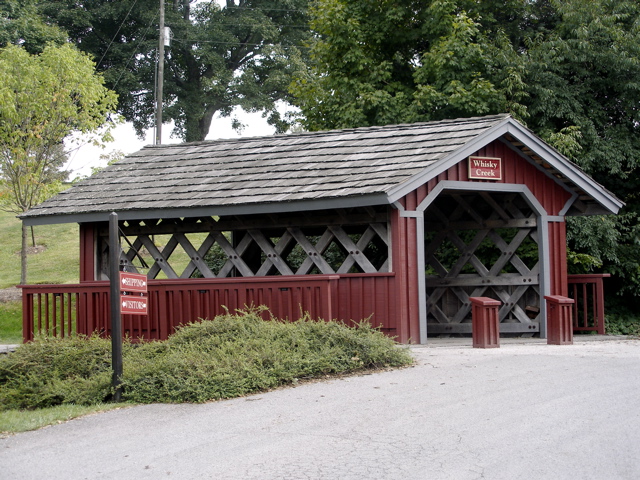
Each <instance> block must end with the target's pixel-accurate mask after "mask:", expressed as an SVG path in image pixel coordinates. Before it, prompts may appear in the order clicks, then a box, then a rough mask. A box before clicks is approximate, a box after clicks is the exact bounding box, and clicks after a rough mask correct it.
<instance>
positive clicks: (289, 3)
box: [39, 0, 308, 141]
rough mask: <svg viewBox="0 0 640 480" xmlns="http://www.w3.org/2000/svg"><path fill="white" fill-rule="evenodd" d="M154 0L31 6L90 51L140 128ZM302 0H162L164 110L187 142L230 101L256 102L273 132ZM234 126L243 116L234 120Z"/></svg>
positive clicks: (149, 102) (248, 106)
mask: <svg viewBox="0 0 640 480" xmlns="http://www.w3.org/2000/svg"><path fill="white" fill-rule="evenodd" d="M158 5H159V2H158V0H137V1H134V0H122V1H119V2H112V1H108V0H96V1H92V2H81V1H79V0H56V1H52V0H48V1H45V0H40V2H39V9H40V12H42V14H43V15H45V16H46V17H47V18H48V19H50V20H51V21H52V22H55V23H56V24H58V25H59V26H60V27H62V28H64V29H65V30H66V31H67V32H68V33H69V36H70V38H72V39H73V41H74V42H76V44H77V46H78V48H80V49H82V50H83V51H85V52H87V53H90V54H91V55H92V56H93V57H94V58H95V60H96V62H97V63H98V65H97V68H98V71H100V72H103V73H104V78H105V81H106V85H107V86H108V87H109V88H112V89H113V90H115V91H116V92H117V93H118V94H119V98H120V105H119V109H120V112H121V113H122V114H123V115H124V117H125V118H126V119H127V120H130V121H132V122H133V124H134V126H135V128H136V130H137V132H138V133H139V134H142V133H143V132H144V131H145V130H146V129H147V128H149V127H151V126H153V125H154V120H155V119H154V92H155V87H154V72H155V65H156V51H157V43H158V41H157V37H158V35H157V25H158V8H159V6H158ZM306 5H307V0H280V1H275V0H236V1H233V0H227V2H226V5H225V7H224V8H221V7H220V6H219V5H218V3H216V2H200V3H198V4H196V5H195V6H192V5H191V2H190V1H189V0H174V1H173V2H166V7H167V10H166V24H167V25H168V26H169V27H170V28H171V31H172V34H173V38H172V41H171V46H170V47H167V48H166V58H165V62H166V63H165V82H164V92H165V99H164V105H165V109H164V113H163V119H164V120H165V121H170V120H173V121H174V122H175V133H176V134H177V135H178V136H180V137H181V138H182V139H184V140H186V141H194V140H203V139H204V138H205V136H206V135H207V134H208V133H209V128H210V125H211V120H212V118H213V116H214V115H215V114H216V113H218V114H221V115H223V116H231V115H232V112H233V109H234V107H237V106H239V107H242V108H243V109H244V110H246V111H250V112H257V111H262V112H264V115H265V116H267V117H268V121H269V123H270V124H272V125H274V126H276V127H277V129H278V130H279V131H284V130H285V129H286V128H287V125H288V124H287V122H286V121H285V120H286V119H284V118H282V117H281V116H280V114H279V113H278V110H277V108H276V107H277V103H278V102H279V101H286V100H287V99H289V97H290V94H289V93H288V85H289V83H290V81H291V76H292V74H293V72H295V71H297V70H298V69H299V68H300V66H301V64H302V57H303V50H301V48H300V47H301V45H302V43H303V41H304V40H305V39H306V38H307V37H308V26H307V19H306ZM234 124H235V125H236V126H237V127H241V125H240V124H239V123H238V122H237V120H234Z"/></svg>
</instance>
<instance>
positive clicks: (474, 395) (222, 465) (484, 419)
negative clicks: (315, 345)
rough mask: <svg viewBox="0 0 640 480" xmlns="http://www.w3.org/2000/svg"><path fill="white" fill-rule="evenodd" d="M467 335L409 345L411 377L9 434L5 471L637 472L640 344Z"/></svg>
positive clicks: (2, 450) (264, 474)
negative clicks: (482, 344)
mask: <svg viewBox="0 0 640 480" xmlns="http://www.w3.org/2000/svg"><path fill="white" fill-rule="evenodd" d="M592 338H593V337H592ZM470 342H471V341H470V339H466V340H463V341H439V342H438V341H434V342H432V343H431V344H429V345H428V346H417V347H412V350H413V352H414V354H415V358H416V365H415V366H413V367H409V368H404V369H400V370H393V371H385V372H380V373H373V374H367V375H359V376H349V377H343V378H339V379H328V380H324V381H319V382H313V383H303V384H300V385H298V386H297V387H294V388H283V389H279V390H276V391H272V392H267V393H261V394H258V395H252V396H249V397H244V398H238V399H233V400H226V401H219V402H212V403H208V404H203V405H188V404H180V405H146V406H140V407H132V408H127V409H121V410H116V411H111V412H106V413H103V414H98V415H92V416H87V417H84V418H79V419H76V420H73V421H70V422H67V423H64V424H60V425H55V426H53V427H48V428H44V429H41V430H38V431H34V432H27V433H23V434H18V435H14V436H11V437H8V438H4V439H0V478H2V479H7V480H9V479H47V480H56V479H65V480H69V479H163V478H167V479H171V478H174V479H261V480H264V479H296V480H298V479H400V480H409V479H429V480H432V479H435V480H439V479H455V480H464V479H509V480H515V479H554V480H560V479H572V480H577V479H634V480H635V479H638V478H640V341H638V340H629V339H611V338H607V339H606V340H600V341H594V340H593V339H587V340H584V339H581V340H579V341H576V343H575V344H574V345H570V346H551V345H546V344H545V343H544V341H540V340H538V341H504V340H503V341H502V342H501V347H500V348H499V349H486V350H485V349H473V348H471V346H470Z"/></svg>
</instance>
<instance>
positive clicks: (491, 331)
mask: <svg viewBox="0 0 640 480" xmlns="http://www.w3.org/2000/svg"><path fill="white" fill-rule="evenodd" d="M470 300H471V321H472V335H473V348H499V347H500V320H499V316H498V310H499V309H500V305H501V302H500V300H494V299H493V298H488V297H471V298H470Z"/></svg>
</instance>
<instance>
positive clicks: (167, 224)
mask: <svg viewBox="0 0 640 480" xmlns="http://www.w3.org/2000/svg"><path fill="white" fill-rule="evenodd" d="M321 218H322V220H324V221H325V222H327V223H325V225H323V226H317V225H313V224H311V223H312V222H310V219H309V218H307V219H304V218H287V219H283V218H280V217H272V218H270V219H265V218H262V220H259V219H257V218H255V217H253V218H243V219H242V220H240V219H239V217H238V218H235V219H233V220H231V219H219V218H214V217H207V218H197V219H193V218H192V219H189V218H185V219H162V220H153V221H149V220H146V221H138V222H130V221H129V222H126V223H125V224H124V225H123V226H122V227H121V228H122V232H123V233H124V234H125V235H126V240H127V242H123V244H122V247H123V251H122V255H121V258H120V261H121V264H123V265H124V266H125V267H126V269H127V270H129V271H143V272H144V269H143V268H142V269H141V268H140V266H141V264H142V263H146V264H147V265H148V271H147V272H146V273H147V276H148V278H150V279H151V278H165V277H166V278H170V279H175V278H194V277H197V278H202V277H204V278H225V277H253V276H267V275H309V274H332V273H339V274H343V273H373V272H387V271H389V256H390V254H389V234H388V225H387V221H386V218H387V214H386V212H384V213H380V212H376V211H375V210H372V209H369V210H365V212H364V213H350V212H347V211H339V212H332V213H331V214H326V215H324V216H321ZM365 219H366V222H365ZM269 220H271V222H270V224H269ZM380 220H384V221H380ZM338 222H339V223H338ZM305 223H306V225H305ZM291 225H296V226H291ZM101 239H102V243H103V248H102V250H103V254H102V258H103V262H102V263H103V267H102V270H103V272H107V271H108V270H105V268H106V265H105V263H106V262H105V261H104V260H105V258H106V254H107V249H108V239H107V238H105V237H101Z"/></svg>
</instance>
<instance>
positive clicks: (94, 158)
mask: <svg viewBox="0 0 640 480" xmlns="http://www.w3.org/2000/svg"><path fill="white" fill-rule="evenodd" d="M201 1H203V0H197V1H196V2H195V3H199V2H201ZM216 1H217V2H218V3H219V4H221V5H224V3H225V1H224V0H216ZM233 116H236V117H237V118H238V119H239V120H240V121H241V122H242V123H243V124H245V125H246V127H245V128H244V130H243V131H242V133H241V134H239V133H238V132H236V131H234V130H233V128H231V121H232V118H233ZM172 130H173V125H169V124H163V125H162V143H163V144H165V143H180V142H181V141H182V140H181V139H179V138H172V137H171V131H172ZM274 133H275V128H274V127H272V126H270V125H269V124H268V123H267V121H266V119H264V118H262V114H260V113H251V114H250V113H246V112H244V111H242V109H236V111H234V115H232V116H231V117H227V118H221V117H220V116H218V115H216V116H214V118H213V121H212V122H211V129H210V130H209V135H207V138H206V139H207V140H216V139H221V138H238V137H240V136H242V137H261V136H267V135H273V134H274ZM113 136H114V138H115V141H113V142H111V143H109V144H107V146H106V148H104V149H101V148H99V147H94V146H92V145H89V144H84V145H83V146H81V147H80V148H77V149H75V150H73V151H72V152H71V153H70V155H69V161H68V162H67V164H66V169H67V170H69V171H70V172H71V174H70V176H69V179H70V180H72V179H74V178H76V177H78V176H86V175H90V174H91V168H92V167H104V166H106V160H102V161H101V160H100V156H101V155H108V154H109V153H111V152H115V151H121V152H122V153H124V154H125V155H127V154H129V153H133V152H136V151H138V150H140V149H141V148H142V147H144V146H145V145H151V144H153V139H154V130H153V129H150V130H148V131H147V132H146V135H145V138H144V139H140V138H138V137H137V135H136V134H135V131H134V129H133V126H132V125H131V124H130V123H126V124H123V125H119V126H118V127H116V129H115V131H114V135H113ZM83 143H84V142H83V141H82V140H80V144H81V145H82V144H83Z"/></svg>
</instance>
